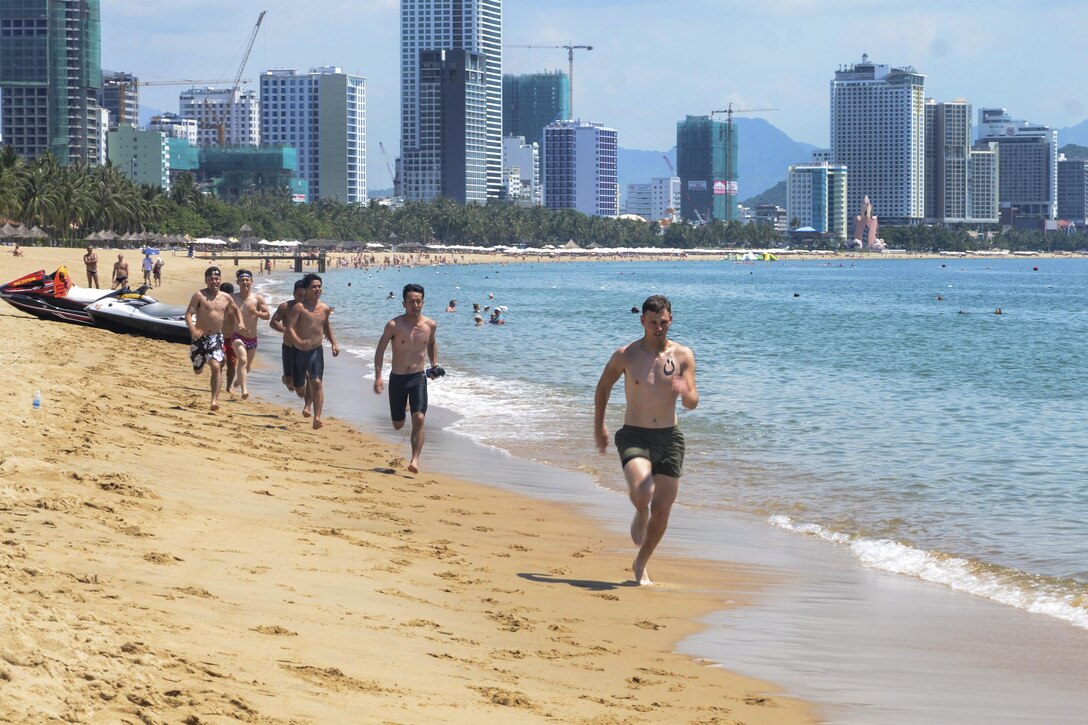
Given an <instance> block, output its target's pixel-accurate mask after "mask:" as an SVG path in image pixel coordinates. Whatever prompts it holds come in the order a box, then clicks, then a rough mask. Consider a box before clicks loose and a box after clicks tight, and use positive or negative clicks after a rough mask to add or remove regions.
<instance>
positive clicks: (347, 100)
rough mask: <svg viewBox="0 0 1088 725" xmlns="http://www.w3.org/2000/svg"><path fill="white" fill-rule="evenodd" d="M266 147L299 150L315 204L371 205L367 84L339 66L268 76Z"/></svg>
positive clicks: (264, 80)
mask: <svg viewBox="0 0 1088 725" xmlns="http://www.w3.org/2000/svg"><path fill="white" fill-rule="evenodd" d="M261 145H262V146H292V147H294V149H295V150H296V151H297V152H298V175H299V178H301V179H305V180H306V182H307V185H308V187H309V201H316V200H318V199H333V200H337V201H340V202H343V203H345V204H365V203H366V202H367V193H366V79H365V78H363V77H361V76H355V75H350V74H347V73H344V72H343V71H342V70H341V69H340V68H338V67H335V66H322V67H319V68H311V69H310V70H309V71H308V72H306V73H303V72H300V71H298V70H294V69H285V70H268V71H265V72H264V73H262V74H261Z"/></svg>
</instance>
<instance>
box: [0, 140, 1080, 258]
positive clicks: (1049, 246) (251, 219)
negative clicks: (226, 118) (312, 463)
mask: <svg viewBox="0 0 1088 725" xmlns="http://www.w3.org/2000/svg"><path fill="white" fill-rule="evenodd" d="M0 216H2V217H5V218H8V219H11V220H14V221H18V222H22V223H23V224H24V225H26V226H27V227H31V226H34V225H37V226H39V227H41V228H42V229H43V230H45V232H47V233H48V234H49V236H50V238H51V239H52V240H54V243H60V244H65V245H78V244H81V243H82V241H83V240H84V239H86V238H87V237H88V236H89V235H90V234H91V233H93V232H97V231H103V230H109V231H113V232H115V233H117V234H118V235H121V234H128V233H131V232H151V233H157V234H189V235H191V236H193V237H209V236H238V235H239V233H240V230H241V228H242V227H243V226H244V225H248V226H249V228H250V229H251V230H252V231H251V232H250V234H251V235H253V236H255V237H263V238H265V239H302V240H306V239H332V240H338V241H343V242H353V241H354V242H370V241H377V242H382V243H385V244H388V243H390V242H394V243H405V242H419V243H424V244H426V243H435V242H437V243H441V244H457V245H468V246H481V247H486V246H495V245H511V246H516V245H527V246H529V247H542V246H544V245H546V244H551V245H555V246H559V245H562V244H564V243H566V242H567V241H568V240H571V239H573V240H574V241H575V242H577V243H578V244H579V245H581V246H583V247H585V246H589V245H597V246H601V247H671V248H680V249H693V248H723V247H747V248H760V247H781V246H786V245H787V244H789V239H788V236H787V235H785V234H782V233H780V232H777V231H775V229H774V228H773V227H772V226H770V225H767V224H742V223H739V222H736V221H730V222H723V221H713V222H711V223H709V224H704V225H701V226H692V225H690V224H682V223H678V224H669V225H662V224H660V223H659V222H656V221H652V222H649V223H646V222H642V221H637V220H630V219H605V218H601V217H593V216H588V215H586V214H582V213H581V212H577V211H574V210H572V209H562V210H551V209H545V208H543V207H539V206H531V207H524V206H516V205H513V204H502V203H499V204H489V205H487V206H479V205H460V204H457V203H455V202H453V201H451V200H449V199H445V198H442V199H436V200H434V201H430V202H407V203H405V204H404V205H403V206H400V207H398V208H395V209H394V208H391V207H389V206H387V205H384V204H380V203H378V202H376V201H372V202H371V203H370V204H368V205H365V206H364V205H356V204H350V205H349V204H343V203H340V202H337V201H333V200H328V199H322V200H319V201H316V202H312V203H309V204H298V203H294V202H292V201H291V198H290V194H289V193H288V191H287V190H286V189H284V190H282V191H279V192H275V193H265V194H250V195H248V196H244V197H242V198H241V200H239V201H237V202H227V201H224V200H222V199H219V198H216V197H214V196H210V195H208V194H205V193H204V192H203V191H202V190H201V188H200V187H199V185H198V184H197V183H196V181H195V180H194V178H193V177H192V176H191V175H190V174H182V175H180V176H179V177H177V179H175V180H174V183H173V185H172V188H171V190H170V191H169V192H168V193H166V192H164V191H163V190H162V189H161V188H159V187H157V186H151V185H146V184H144V185H139V184H135V183H133V182H132V181H130V180H129V179H128V178H126V177H125V176H124V174H122V173H121V172H120V171H119V170H118V169H117V168H116V167H114V166H112V165H109V164H107V165H105V166H96V167H87V166H85V165H80V164H71V165H68V166H62V165H60V164H59V163H58V162H57V161H56V159H55V158H54V157H53V156H52V155H50V154H48V153H46V154H43V155H42V156H39V157H38V158H36V159H34V160H32V161H25V160H23V159H22V158H20V157H19V156H18V155H16V154H15V152H14V149H12V148H11V147H10V146H8V147H5V148H4V149H2V150H0ZM880 231H881V234H882V235H883V237H884V238H885V241H886V242H887V243H888V246H889V247H893V248H902V249H907V250H911V251H931V250H934V249H941V250H955V251H971V250H975V249H988V248H990V247H995V246H996V247H1002V248H1008V249H1033V250H1034V249H1039V250H1051V251H1057V250H1064V249H1069V250H1072V249H1080V248H1083V247H1084V246H1086V244H1085V243H1079V241H1078V238H1077V236H1076V235H1069V236H1067V235H1065V234H1055V233H1050V234H1048V235H1043V234H1042V233H1038V232H1019V231H1013V232H1004V233H998V234H996V235H995V236H994V237H993V238H992V239H990V240H987V239H985V238H980V237H974V236H971V235H970V234H968V233H967V232H966V231H963V230H958V229H948V228H943V227H927V226H915V227H881V230H880ZM794 246H797V245H794ZM802 246H804V247H806V248H827V249H831V248H836V247H838V246H839V244H838V242H836V241H834V240H816V241H805V242H804V244H803V245H802Z"/></svg>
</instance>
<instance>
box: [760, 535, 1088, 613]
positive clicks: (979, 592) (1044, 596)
mask: <svg viewBox="0 0 1088 725" xmlns="http://www.w3.org/2000/svg"><path fill="white" fill-rule="evenodd" d="M767 520H768V522H769V523H770V524H772V525H773V526H777V527H778V528H780V529H784V530H786V531H792V532H794V533H799V534H804V535H806V536H812V537H815V538H818V539H823V540H824V541H828V542H830V543H833V544H836V545H839V546H845V547H847V548H848V549H849V550H850V551H851V552H852V553H853V555H854V556H855V557H856V558H857V559H858V560H859V561H860V562H861V563H862V564H863V565H865V566H868V567H871V568H873V569H879V570H882V571H887V572H891V573H894V574H903V575H906V576H913V577H917V578H918V579H923V580H925V581H928V582H933V583H935V584H941V585H943V586H946V587H948V588H950V589H954V590H956V591H960V592H966V593H968V594H974V595H975V596H979V597H984V598H986V599H990V600H993V601H995V602H999V603H1001V604H1005V605H1008V606H1012V607H1016V608H1017V609H1023V610H1025V611H1028V612H1032V613H1034V614H1045V615H1047V616H1049V617H1054V618H1055V619H1060V620H1062V621H1065V622H1069V623H1070V624H1073V625H1075V626H1077V627H1080V628H1082V629H1088V608H1085V603H1086V601H1088V597H1086V596H1085V591H1084V589H1085V588H1084V586H1083V585H1081V584H1079V583H1077V582H1073V581H1071V580H1061V579H1054V578H1051V577H1040V576H1035V575H1030V574H1028V573H1026V572H1023V571H1020V570H1017V569H1010V568H1003V567H996V566H992V565H988V564H982V563H979V562H975V561H971V560H969V559H964V558H961V557H957V556H953V555H950V554H944V553H940V552H933V551H925V550H923V549H918V548H916V547H913V546H909V545H907V544H902V543H899V542H896V541H891V540H889V539H872V538H867V537H863V536H851V535H849V534H845V533H843V532H840V531H833V530H831V529H828V528H826V527H824V526H821V525H819V524H813V523H805V522H799V521H795V520H794V519H793V518H791V517H789V516H785V515H781V514H778V515H774V516H770V517H769V518H768V519H767Z"/></svg>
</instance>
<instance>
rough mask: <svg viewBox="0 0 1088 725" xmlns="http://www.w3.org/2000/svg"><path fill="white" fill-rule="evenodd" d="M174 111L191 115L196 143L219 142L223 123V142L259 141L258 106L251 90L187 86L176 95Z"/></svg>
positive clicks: (208, 143) (186, 116)
mask: <svg viewBox="0 0 1088 725" xmlns="http://www.w3.org/2000/svg"><path fill="white" fill-rule="evenodd" d="M178 115H179V116H181V117H182V118H192V119H195V120H196V122H197V126H198V129H199V130H198V132H197V145H199V146H201V147H210V146H218V145H219V124H220V123H222V124H223V131H224V134H223V145H224V146H256V145H257V144H259V143H260V142H261V133H260V107H259V104H258V102H257V93H256V92H255V91H241V92H237V91H236V92H233V93H232V92H231V90H230V89H229V88H190V89H189V90H187V91H184V92H183V93H181V94H180V95H179V96H178Z"/></svg>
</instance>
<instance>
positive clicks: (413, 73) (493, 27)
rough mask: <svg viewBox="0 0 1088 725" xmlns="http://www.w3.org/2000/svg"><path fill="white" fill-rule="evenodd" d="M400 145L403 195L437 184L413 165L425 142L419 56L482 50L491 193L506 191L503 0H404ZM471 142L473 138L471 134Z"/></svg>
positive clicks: (495, 195)
mask: <svg viewBox="0 0 1088 725" xmlns="http://www.w3.org/2000/svg"><path fill="white" fill-rule="evenodd" d="M400 28H401V31H400V38H401V40H400V69H401V70H400V83H401V91H400V93H401V97H400V108H401V113H400V119H401V134H400V151H401V159H402V167H403V177H404V181H403V183H404V196H405V198H406V199H412V198H414V197H413V196H412V195H411V194H412V191H411V190H412V189H422V188H427V187H430V186H433V185H434V183H435V182H434V181H433V180H427V179H422V180H421V179H414V178H413V174H420V173H424V174H433V173H437V172H436V170H434V169H433V168H429V167H428V168H424V167H421V166H419V165H416V166H414V167H413V168H409V164H408V163H407V160H408V158H409V154H411V153H413V152H419V151H420V146H421V139H420V121H421V114H422V110H423V109H422V108H421V103H422V99H421V96H420V91H421V88H420V70H421V69H420V58H421V54H422V53H423V52H424V51H433V50H464V51H468V52H469V53H473V54H477V55H479V56H481V58H482V60H483V63H482V72H483V87H484V123H485V127H486V132H485V137H484V153H485V156H486V169H487V170H486V186H487V198H488V199H497V198H498V197H499V194H500V193H501V192H502V186H503V179H502V0H402V2H401V4H400ZM466 143H469V140H468V139H466Z"/></svg>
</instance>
